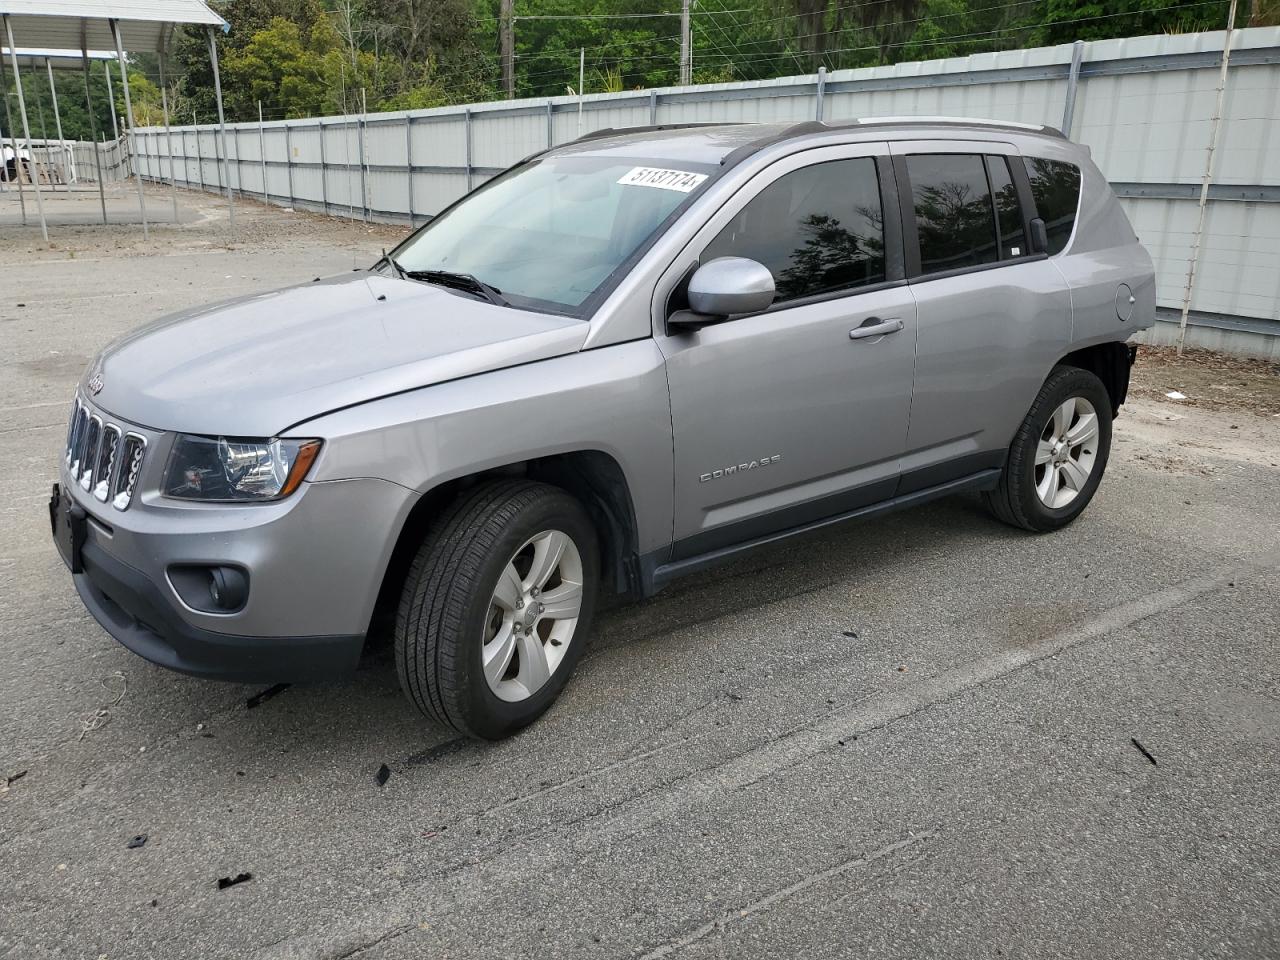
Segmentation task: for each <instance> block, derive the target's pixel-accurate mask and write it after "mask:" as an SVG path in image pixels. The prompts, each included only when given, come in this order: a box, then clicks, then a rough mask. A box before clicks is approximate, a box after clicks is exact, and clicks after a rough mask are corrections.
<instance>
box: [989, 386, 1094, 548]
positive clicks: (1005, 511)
mask: <svg viewBox="0 0 1280 960" xmlns="http://www.w3.org/2000/svg"><path fill="white" fill-rule="evenodd" d="M1110 452H1111V398H1110V396H1109V395H1108V394H1107V389H1106V387H1104V386H1103V385H1102V381H1101V380H1099V379H1098V378H1097V377H1096V376H1094V375H1093V374H1092V373H1090V372H1089V371H1088V370H1081V369H1079V368H1078V367H1059V368H1057V369H1056V370H1054V371H1053V373H1051V374H1050V375H1049V379H1048V380H1046V381H1045V382H1044V386H1042V387H1041V388H1040V393H1039V394H1038V395H1037V396H1036V399H1035V402H1034V403H1032V404H1031V409H1030V411H1028V413H1027V416H1026V418H1025V419H1024V420H1023V421H1022V425H1021V426H1020V427H1019V428H1018V432H1017V434H1015V435H1014V438H1013V443H1012V444H1010V446H1009V456H1008V458H1007V459H1006V461H1005V466H1004V472H1003V473H1001V475H1000V481H999V484H998V485H997V487H996V489H995V490H992V491H990V492H988V493H986V494H984V497H985V500H986V504H987V507H988V508H989V509H990V510H991V512H992V513H993V514H994V515H995V516H996V517H997V518H998V519H1000V520H1003V521H1004V522H1005V523H1008V524H1011V525H1013V526H1015V527H1021V528H1023V529H1024V530H1034V531H1037V532H1046V531H1049V530H1057V529H1059V528H1061V527H1065V526H1066V525H1067V524H1068V523H1070V522H1071V521H1072V520H1074V519H1075V518H1076V517H1078V516H1079V515H1080V514H1081V512H1083V510H1084V508H1085V507H1086V506H1088V504H1089V501H1090V500H1092V499H1093V494H1094V492H1095V491H1096V490H1097V489H1098V484H1099V483H1100V482H1101V480H1102V474H1103V471H1105V470H1106V467H1107V457H1108V455H1109V454H1110Z"/></svg>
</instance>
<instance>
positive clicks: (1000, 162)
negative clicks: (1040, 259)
mask: <svg viewBox="0 0 1280 960" xmlns="http://www.w3.org/2000/svg"><path fill="white" fill-rule="evenodd" d="M987 173H989V174H990V175H991V192H992V193H993V194H994V195H995V198H996V226H997V227H999V228H1000V259H1001V260H1011V259H1013V258H1014V257H1025V256H1026V255H1027V254H1028V253H1030V252H1031V251H1029V250H1028V249H1027V242H1026V237H1025V235H1024V234H1025V232H1026V228H1025V227H1024V226H1023V223H1022V204H1020V203H1019V202H1018V189H1017V187H1015V186H1014V185H1013V177H1012V176H1010V175H1009V161H1008V160H1006V159H1005V158H1004V157H987Z"/></svg>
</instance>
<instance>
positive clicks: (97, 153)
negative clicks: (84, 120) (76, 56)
mask: <svg viewBox="0 0 1280 960" xmlns="http://www.w3.org/2000/svg"><path fill="white" fill-rule="evenodd" d="M80 63H81V64H82V65H83V67H84V107H85V110H86V111H88V114H89V146H90V147H91V148H92V149H93V168H94V170H95V171H97V174H98V202H99V203H100V204H102V222H103V223H106V222H107V194H106V188H105V187H104V186H103V185H102V149H101V148H100V147H99V146H98V123H97V121H96V120H95V119H94V116H93V94H92V93H91V92H90V89H89V50H88V47H87V46H85V42H84V40H81V45H80Z"/></svg>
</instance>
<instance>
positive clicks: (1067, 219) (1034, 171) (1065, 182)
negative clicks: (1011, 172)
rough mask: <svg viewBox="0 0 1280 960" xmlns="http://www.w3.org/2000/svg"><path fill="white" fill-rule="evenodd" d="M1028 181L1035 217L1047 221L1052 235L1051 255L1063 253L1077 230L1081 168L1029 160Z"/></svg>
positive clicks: (1037, 158) (1027, 164) (1057, 161)
mask: <svg viewBox="0 0 1280 960" xmlns="http://www.w3.org/2000/svg"><path fill="white" fill-rule="evenodd" d="M1023 162H1024V163H1025V164H1026V166H1027V177H1028V178H1029V179H1030V180H1031V196H1032V197H1033V198H1034V199H1035V201H1036V213H1037V214H1038V215H1039V217H1040V219H1041V220H1043V221H1044V227H1045V232H1046V233H1048V235H1049V249H1048V251H1047V252H1048V254H1049V255H1050V256H1052V255H1053V254H1055V253H1061V252H1062V251H1063V250H1065V249H1066V246H1067V241H1068V240H1070V239H1071V231H1073V230H1074V229H1075V227H1076V208H1077V207H1078V206H1079V205H1080V168H1079V167H1077V166H1076V165H1075V164H1073V163H1064V162H1063V161H1061V160H1042V159H1040V158H1039V157H1026V158H1024V161H1023Z"/></svg>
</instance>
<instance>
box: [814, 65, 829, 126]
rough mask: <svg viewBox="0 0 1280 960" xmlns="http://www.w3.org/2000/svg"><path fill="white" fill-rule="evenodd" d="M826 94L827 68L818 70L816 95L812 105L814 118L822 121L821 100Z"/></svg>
mask: <svg viewBox="0 0 1280 960" xmlns="http://www.w3.org/2000/svg"><path fill="white" fill-rule="evenodd" d="M826 94H827V68H826V67H819V68H818V95H817V98H816V103H815V104H814V118H815V119H817V120H821V119H822V100H823V98H824V97H825V96H826Z"/></svg>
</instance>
